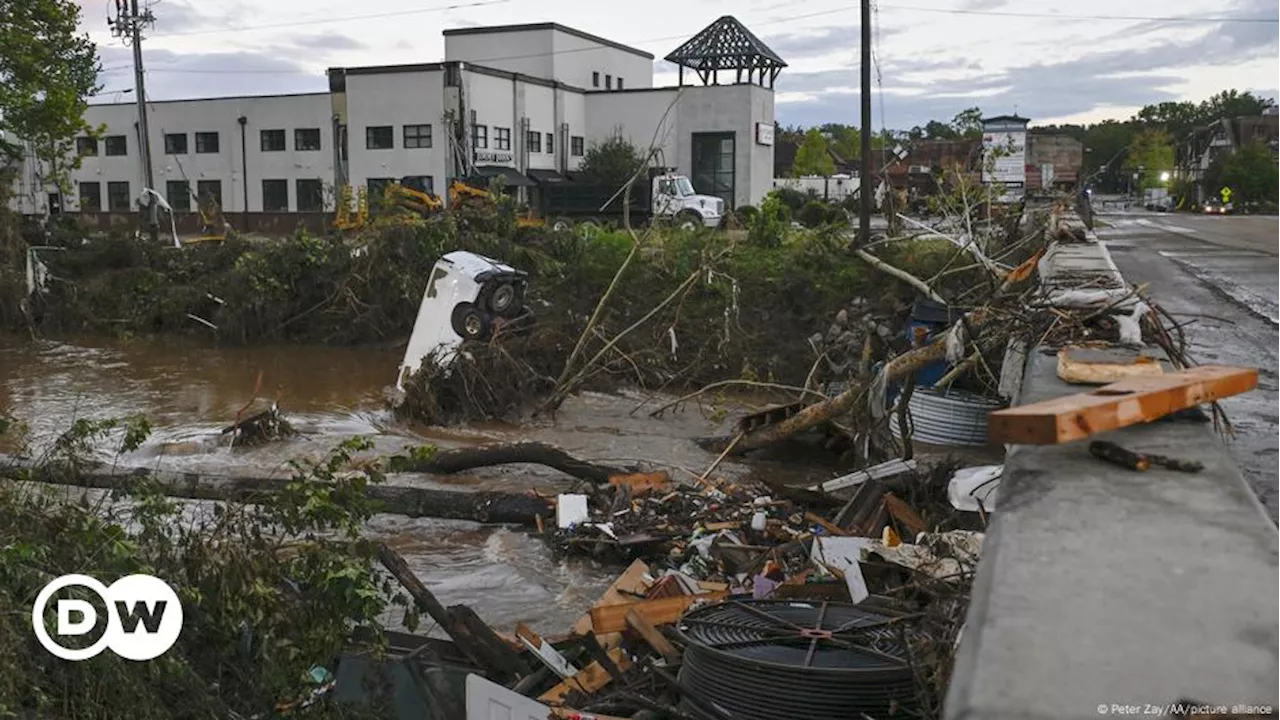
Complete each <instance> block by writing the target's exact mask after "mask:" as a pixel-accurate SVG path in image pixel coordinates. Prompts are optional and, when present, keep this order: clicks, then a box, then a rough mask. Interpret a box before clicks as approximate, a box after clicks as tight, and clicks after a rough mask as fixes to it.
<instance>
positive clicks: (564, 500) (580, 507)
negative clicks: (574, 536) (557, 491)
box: [556, 493, 591, 530]
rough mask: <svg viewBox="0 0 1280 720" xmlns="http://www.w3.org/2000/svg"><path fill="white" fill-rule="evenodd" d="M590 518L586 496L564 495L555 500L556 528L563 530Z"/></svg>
mask: <svg viewBox="0 0 1280 720" xmlns="http://www.w3.org/2000/svg"><path fill="white" fill-rule="evenodd" d="M590 518H591V513H590V511H588V510H587V496H586V495H576V494H573V493H564V494H562V495H560V496H559V497H557V498H556V527H558V528H560V529H561V530H564V529H566V528H570V527H573V526H574V525H577V524H579V523H583V522H586V521H587V520H588V519H590Z"/></svg>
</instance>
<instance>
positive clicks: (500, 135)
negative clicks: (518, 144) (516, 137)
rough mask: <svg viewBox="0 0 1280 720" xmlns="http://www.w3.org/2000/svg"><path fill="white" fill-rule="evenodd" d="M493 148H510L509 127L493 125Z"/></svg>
mask: <svg viewBox="0 0 1280 720" xmlns="http://www.w3.org/2000/svg"><path fill="white" fill-rule="evenodd" d="M493 149H494V150H510V149H511V128H500V127H495V128H494V129H493Z"/></svg>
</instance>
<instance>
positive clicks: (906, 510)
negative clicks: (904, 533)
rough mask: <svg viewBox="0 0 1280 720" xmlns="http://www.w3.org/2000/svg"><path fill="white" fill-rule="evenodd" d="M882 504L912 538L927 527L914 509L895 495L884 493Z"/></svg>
mask: <svg viewBox="0 0 1280 720" xmlns="http://www.w3.org/2000/svg"><path fill="white" fill-rule="evenodd" d="M884 504H885V508H887V509H888V511H889V514H890V515H892V516H893V519H894V520H897V521H898V522H900V523H902V524H903V526H905V527H906V528H907V530H909V531H910V532H911V537H913V538H914V537H916V536H917V535H919V534H920V533H922V532H925V531H926V530H928V529H929V526H927V525H925V523H924V520H923V519H921V518H920V515H918V514H917V513H916V511H915V509H914V508H912V507H911V506H910V505H908V504H907V502H906V501H905V500H903V499H902V498H900V497H898V496H897V495H894V494H893V493H885V494H884Z"/></svg>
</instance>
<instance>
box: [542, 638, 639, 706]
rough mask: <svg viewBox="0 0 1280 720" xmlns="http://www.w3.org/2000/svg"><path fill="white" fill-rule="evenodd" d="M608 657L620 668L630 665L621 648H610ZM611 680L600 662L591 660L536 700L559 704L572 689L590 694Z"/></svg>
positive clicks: (623, 668) (629, 660) (624, 668)
mask: <svg viewBox="0 0 1280 720" xmlns="http://www.w3.org/2000/svg"><path fill="white" fill-rule="evenodd" d="M609 659H610V660H612V661H613V662H614V664H615V665H617V666H618V668H619V669H621V670H626V669H627V668H629V667H631V659H630V658H628V657H627V653H626V652H624V651H623V649H622V648H614V649H612V650H610V651H609ZM611 680H613V678H612V677H611V676H610V675H609V672H608V671H607V670H605V669H604V667H603V666H601V665H600V663H598V662H593V663H591V664H590V665H588V666H586V667H585V668H583V669H582V670H581V671H579V672H578V674H577V675H574V676H573V677H571V678H566V679H565V680H564V681H563V682H561V683H560V684H559V685H556V686H555V687H553V688H551V689H550V690H548V691H546V692H544V693H542V695H540V696H538V701H539V702H544V703H547V704H549V705H559V704H562V703H563V702H564V696H565V695H568V694H569V693H570V692H573V691H574V690H579V691H581V692H583V693H585V694H587V695H590V694H591V693H593V692H595V691H597V690H599V689H600V688H602V687H604V686H605V685H608V684H609V682H610V681H611Z"/></svg>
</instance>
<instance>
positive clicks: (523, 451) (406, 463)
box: [392, 442, 627, 483]
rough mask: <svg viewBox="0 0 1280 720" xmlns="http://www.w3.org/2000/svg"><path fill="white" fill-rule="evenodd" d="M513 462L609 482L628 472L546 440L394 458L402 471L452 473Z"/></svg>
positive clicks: (395, 468) (394, 463)
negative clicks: (581, 457) (599, 463)
mask: <svg viewBox="0 0 1280 720" xmlns="http://www.w3.org/2000/svg"><path fill="white" fill-rule="evenodd" d="M512 463H530V464H533V465H545V466H546V467H549V468H553V469H556V470H559V471H560V472H562V473H565V474H566V475H572V476H573V477H576V478H578V479H580V480H590V481H591V482H596V483H607V482H609V478H610V477H613V476H615V475H626V474H627V471H626V470H623V469H622V468H615V467H609V466H607V465H597V464H595V463H589V462H587V461H585V460H579V459H578V458H575V457H573V456H572V455H570V454H569V453H566V452H565V451H564V450H561V449H560V448H558V447H556V446H554V445H549V444H547V443H542V442H516V443H500V444H495V445H481V446H479V447H469V448H459V449H456V450H439V451H437V452H435V453H434V454H432V455H431V456H430V457H427V458H418V459H410V458H407V457H404V456H397V457H395V458H393V463H392V467H393V469H394V470H396V471H399V472H421V473H432V474H435V475H449V474H452V473H457V472H462V471H464V470H474V469H475V468H480V467H492V466H494V465H509V464H512Z"/></svg>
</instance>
